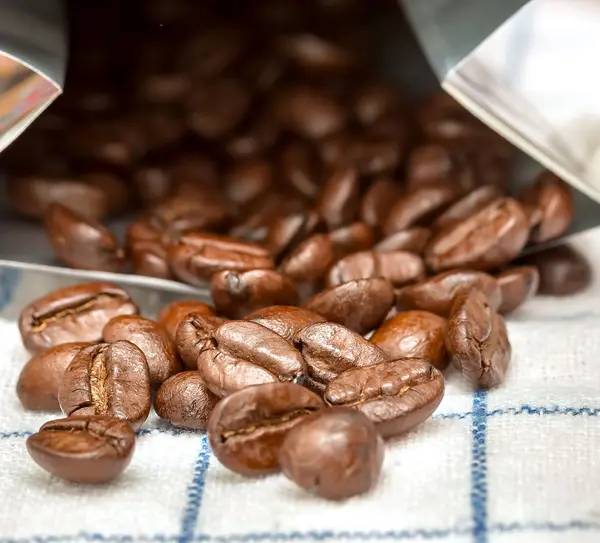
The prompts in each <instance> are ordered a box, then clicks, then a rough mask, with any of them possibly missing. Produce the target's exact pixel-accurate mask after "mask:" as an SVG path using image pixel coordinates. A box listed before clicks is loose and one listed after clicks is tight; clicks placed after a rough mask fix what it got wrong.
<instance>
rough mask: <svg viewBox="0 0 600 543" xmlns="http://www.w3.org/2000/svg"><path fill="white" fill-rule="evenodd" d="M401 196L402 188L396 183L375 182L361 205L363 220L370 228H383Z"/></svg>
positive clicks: (390, 181)
mask: <svg viewBox="0 0 600 543" xmlns="http://www.w3.org/2000/svg"><path fill="white" fill-rule="evenodd" d="M401 195H402V191H401V190H400V186H399V185H398V183H396V182H395V181H392V180H391V179H380V180H378V181H375V182H374V183H373V184H371V186H370V187H369V188H368V189H367V191H366V192H365V194H364V196H363V198H362V201H361V203H360V218H361V220H362V221H363V222H364V223H366V224H368V225H370V226H373V227H376V228H381V227H382V226H383V225H384V224H385V221H386V220H387V217H388V215H389V213H390V211H391V210H392V208H393V207H394V204H395V203H396V201H397V200H398V198H400V196H401Z"/></svg>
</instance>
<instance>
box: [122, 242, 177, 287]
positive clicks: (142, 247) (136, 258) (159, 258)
mask: <svg viewBox="0 0 600 543" xmlns="http://www.w3.org/2000/svg"><path fill="white" fill-rule="evenodd" d="M129 257H130V259H131V269H132V271H133V273H135V274H137V275H144V276H147V277H157V278H159V279H173V274H172V273H171V268H170V267H169V263H168V262H167V250H166V249H165V248H164V247H162V246H161V245H160V244H159V243H153V242H141V243H136V244H134V245H132V246H131V247H130V249H129Z"/></svg>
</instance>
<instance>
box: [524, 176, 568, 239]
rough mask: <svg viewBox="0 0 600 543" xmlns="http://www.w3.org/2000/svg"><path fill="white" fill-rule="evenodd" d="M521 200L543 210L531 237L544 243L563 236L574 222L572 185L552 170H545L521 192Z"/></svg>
mask: <svg viewBox="0 0 600 543" xmlns="http://www.w3.org/2000/svg"><path fill="white" fill-rule="evenodd" d="M521 200H523V202H525V203H526V204H529V205H531V206H533V207H536V208H538V209H539V210H540V211H541V219H540V221H539V223H538V224H537V225H536V227H535V228H534V229H533V230H532V231H531V234H530V239H531V241H533V242H535V243H543V242H545V241H550V240H552V239H556V238H559V237H560V236H562V235H563V234H564V233H565V232H566V231H567V230H568V229H569V226H571V222H573V213H574V209H573V194H572V190H571V187H570V186H569V185H568V184H567V183H565V182H564V181H563V180H562V179H560V178H558V177H557V176H556V175H554V174H553V173H552V172H543V173H542V174H540V176H539V177H538V178H537V179H536V180H535V181H534V183H533V184H532V185H530V186H529V187H527V188H526V189H525V190H524V191H523V193H522V194H521Z"/></svg>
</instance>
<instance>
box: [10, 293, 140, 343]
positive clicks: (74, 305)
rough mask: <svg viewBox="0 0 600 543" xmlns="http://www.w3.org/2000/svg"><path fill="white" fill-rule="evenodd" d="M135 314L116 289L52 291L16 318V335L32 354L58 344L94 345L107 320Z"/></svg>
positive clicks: (132, 307) (130, 303)
mask: <svg viewBox="0 0 600 543" xmlns="http://www.w3.org/2000/svg"><path fill="white" fill-rule="evenodd" d="M137 312H138V308H137V307H136V306H135V304H134V303H133V302H132V301H131V298H130V297H129V295H128V294H127V293H126V292H125V291H124V290H122V289H120V288H119V287H117V286H115V285H111V284H110V283H85V284H81V285H75V286H71V287H65V288H61V289H58V290H55V291H53V292H50V293H49V294H46V296H43V297H42V298H39V299H38V300H36V301H34V302H32V303H30V304H29V305H28V306H26V307H25V308H24V309H23V310H22V311H21V315H20V316H19V332H20V333H21V339H22V340H23V345H25V348H26V349H27V350H28V351H29V352H30V353H32V354H35V353H39V352H41V351H43V350H45V349H48V348H49V347H53V346H55V345H59V344H60V343H69V342H73V341H84V342H88V341H89V342H92V343H93V342H98V341H100V340H101V339H102V329H103V328H104V325H105V324H106V323H107V322H108V321H109V320H110V319H112V318H113V317H116V316H117V315H134V314H136V313H137Z"/></svg>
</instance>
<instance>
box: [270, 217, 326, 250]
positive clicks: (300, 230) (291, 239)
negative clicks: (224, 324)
mask: <svg viewBox="0 0 600 543" xmlns="http://www.w3.org/2000/svg"><path fill="white" fill-rule="evenodd" d="M324 230H325V224H324V223H323V221H322V220H321V218H320V217H319V215H318V214H317V213H316V211H312V210H309V211H302V212H300V213H294V214H291V215H282V216H280V217H276V218H275V219H274V220H272V221H271V223H270V225H269V230H268V233H267V239H266V243H265V245H266V246H267V248H268V249H269V252H270V253H271V254H272V255H273V257H274V258H276V259H280V257H281V256H283V255H285V254H286V253H289V252H291V251H293V250H294V249H296V247H298V245H299V244H300V243H302V242H303V241H304V240H305V239H306V238H308V237H309V236H311V235H313V234H316V233H318V232H322V231H324Z"/></svg>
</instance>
